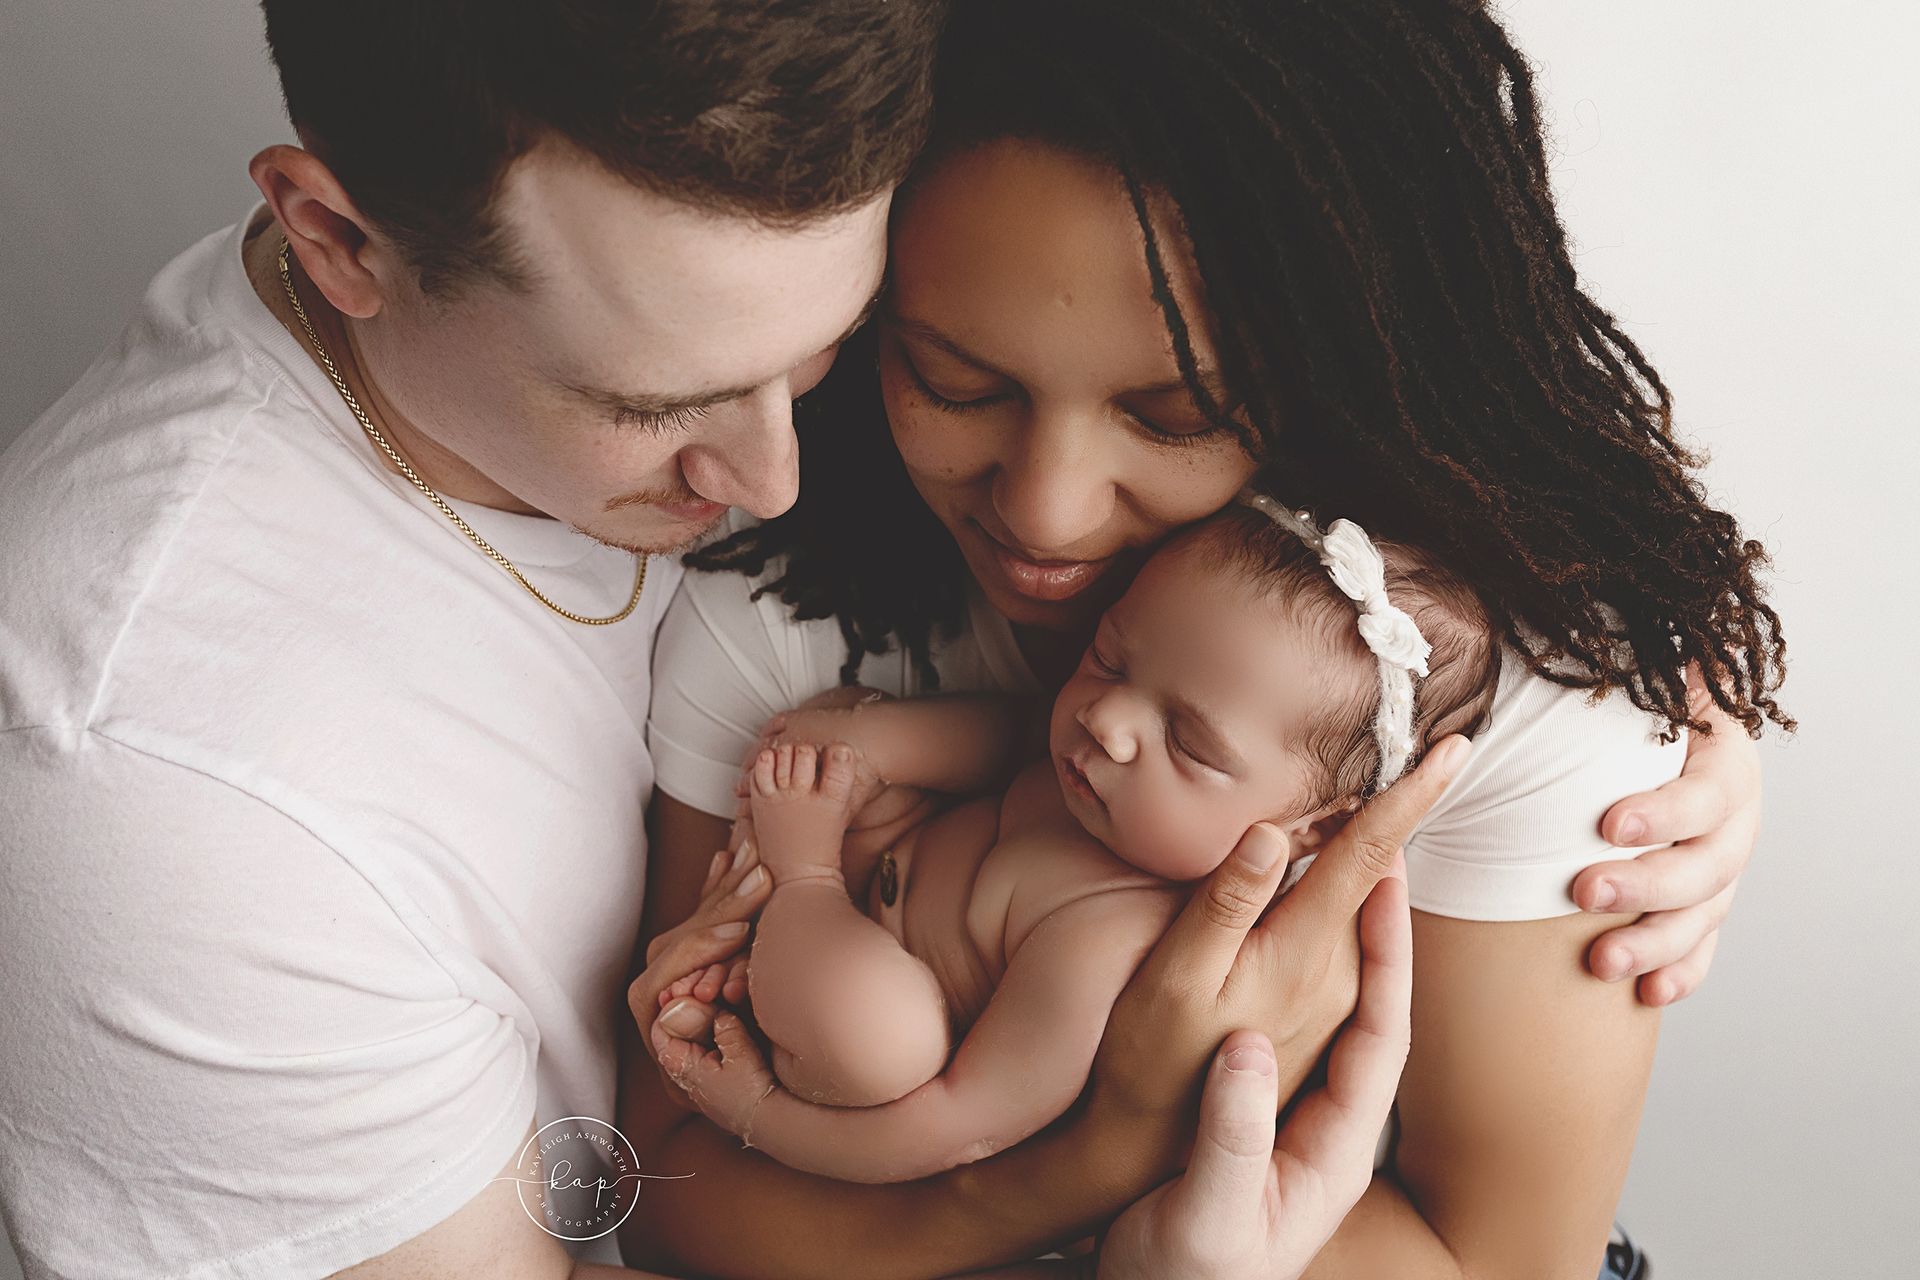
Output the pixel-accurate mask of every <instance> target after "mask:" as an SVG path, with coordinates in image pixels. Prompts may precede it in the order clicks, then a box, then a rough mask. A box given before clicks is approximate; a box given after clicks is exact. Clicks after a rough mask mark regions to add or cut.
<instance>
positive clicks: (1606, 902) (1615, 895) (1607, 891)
mask: <svg viewBox="0 0 1920 1280" xmlns="http://www.w3.org/2000/svg"><path fill="white" fill-rule="evenodd" d="M1590 901H1591V902H1592V905H1591V906H1589V907H1588V908H1587V910H1589V911H1608V910H1611V909H1612V907H1613V904H1614V903H1616V902H1618V901H1620V890H1619V887H1618V886H1616V885H1615V884H1614V883H1613V881H1611V880H1602V881H1601V882H1600V885H1599V887H1598V888H1596V889H1595V890H1594V891H1593V897H1592V898H1591V899H1590Z"/></svg>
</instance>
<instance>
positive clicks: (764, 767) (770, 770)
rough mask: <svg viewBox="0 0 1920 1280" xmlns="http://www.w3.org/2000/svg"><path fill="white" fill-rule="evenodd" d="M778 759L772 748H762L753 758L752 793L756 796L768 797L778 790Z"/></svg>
mask: <svg viewBox="0 0 1920 1280" xmlns="http://www.w3.org/2000/svg"><path fill="white" fill-rule="evenodd" d="M778 768H779V757H778V755H777V754H776V752H775V751H774V749H773V748H772V747H767V748H764V749H763V750H762V751H761V752H760V754H759V755H757V756H755V757H754V758H753V793H754V794H755V795H758V796H770V795H772V794H773V793H774V791H775V789H776V788H778V786H779V785H780V784H779V778H778V775H777V770H778Z"/></svg>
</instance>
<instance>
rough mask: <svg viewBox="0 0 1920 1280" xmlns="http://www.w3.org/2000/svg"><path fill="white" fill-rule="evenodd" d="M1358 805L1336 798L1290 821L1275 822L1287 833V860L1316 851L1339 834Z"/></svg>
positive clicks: (1357, 809)
mask: <svg viewBox="0 0 1920 1280" xmlns="http://www.w3.org/2000/svg"><path fill="white" fill-rule="evenodd" d="M1359 811H1360V806H1358V805H1356V804H1354V803H1352V802H1351V801H1346V800H1336V801H1334V802H1333V803H1332V804H1329V805H1325V806H1322V807H1321V808H1319V809H1316V810H1315V811H1314V812H1312V813H1309V814H1306V815H1304V816H1302V817H1299V818H1295V819H1294V820H1293V821H1292V822H1288V823H1276V824H1275V825H1276V826H1278V827H1280V829H1281V830H1282V831H1285V832H1286V833H1287V840H1288V841H1289V842H1290V843H1291V845H1292V848H1291V850H1290V851H1289V855H1288V861H1290V862H1291V861H1292V860H1293V859H1295V858H1302V857H1305V856H1306V855H1307V854H1310V853H1318V852H1320V850H1321V848H1322V847H1323V846H1324V845H1326V843H1327V842H1328V841H1330V840H1332V839H1333V838H1334V837H1335V836H1337V835H1339V834H1340V832H1341V830H1342V829H1343V828H1344V827H1345V826H1346V825H1347V823H1349V822H1350V821H1352V820H1353V815H1354V814H1356V813H1358V812H1359Z"/></svg>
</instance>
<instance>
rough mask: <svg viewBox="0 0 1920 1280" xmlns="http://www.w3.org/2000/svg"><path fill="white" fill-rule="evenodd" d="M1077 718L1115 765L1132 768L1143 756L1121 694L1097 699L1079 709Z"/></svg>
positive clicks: (1112, 694) (1111, 694) (1106, 695)
mask: <svg viewBox="0 0 1920 1280" xmlns="http://www.w3.org/2000/svg"><path fill="white" fill-rule="evenodd" d="M1076 718H1077V719H1078V720H1079V721H1080V727H1081V728H1083V729H1085V730H1086V731H1087V733H1088V734H1089V735H1091V736H1092V738H1093V740H1094V741H1095V742H1097V743H1099V744H1100V749H1101V750H1102V751H1104V752H1106V753H1107V758H1108V759H1110V760H1112V761H1113V762H1114V763H1115V764H1129V763H1131V762H1132V760H1133V758H1134V757H1135V756H1136V755H1139V754H1140V739H1139V736H1138V734H1137V732H1136V731H1135V729H1134V727H1133V726H1132V725H1131V724H1130V723H1129V722H1128V719H1127V714H1126V708H1125V707H1124V706H1123V705H1122V704H1121V699H1120V697H1119V695H1118V694H1116V693H1108V694H1105V695H1103V696H1101V697H1098V698H1095V699H1094V700H1093V701H1091V702H1089V703H1087V704H1086V705H1084V706H1082V707H1081V708H1080V711H1079V713H1078V715H1077V717H1076Z"/></svg>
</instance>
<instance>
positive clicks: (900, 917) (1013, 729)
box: [661, 498, 1499, 1182]
mask: <svg viewBox="0 0 1920 1280" xmlns="http://www.w3.org/2000/svg"><path fill="white" fill-rule="evenodd" d="M1249 502H1250V503H1251V504H1257V509H1249V508H1247V507H1241V508H1235V509H1233V510H1230V511H1228V512H1226V513H1223V514H1221V515H1219V516H1216V517H1215V518H1213V519H1211V520H1209V521H1207V522H1205V523H1203V524H1201V525H1200V526H1198V527H1196V528H1195V529H1192V530H1190V531H1187V532H1185V533H1184V534H1182V535H1180V536H1178V537H1176V538H1175V539H1173V540H1172V541H1171V542H1169V543H1168V544H1167V545H1166V546H1165V547H1164V548H1162V549H1161V550H1160V551H1158V552H1157V553H1156V554H1155V555H1154V556H1153V557H1152V558H1151V559H1150V560H1149V561H1148V562H1147V564H1146V565H1145V567H1144V568H1142V569H1141V571H1140V574H1139V576H1138V577H1137V578H1136V579H1135V580H1134V582H1133V584H1132V586H1131V588H1130V589H1129V590H1128V591H1127V593H1126V595H1125V597H1124V598H1122V599H1121V600H1120V601H1119V603H1117V604H1115V605H1114V606H1113V608H1112V609H1110V610H1108V612H1107V613H1106V615H1105V616H1104V617H1103V618H1102V619H1101V621H1100V625H1099V629H1098V631H1097V632H1096V634H1095V636H1094V639H1093V642H1092V644H1091V645H1090V646H1089V648H1088V649H1087V651H1086V654H1085V656H1084V657H1083V658H1082V660H1081V662H1080V666H1079V668H1078V669H1077V670H1076V671H1075V672H1074V673H1073V675H1072V677H1071V678H1070V679H1069V680H1068V681H1067V684H1066V686H1065V687H1064V688H1063V689H1061V691H1060V694H1059V697H1058V698H1057V699H1056V700H1055V702H1054V705H1053V712H1052V716H1051V721H1050V724H1049V726H1048V733H1047V744H1046V754H1045V757H1044V758H1043V759H1040V760H1037V761H1035V762H1034V763H1032V764H1031V765H1029V766H1028V767H1026V768H1025V769H1024V770H1022V771H1021V772H1019V774H1018V776H1017V777H1015V778H1014V780H1013V781H1012V783H1011V785H1010V786H1008V787H1007V788H1006V790H1005V793H1004V794H1003V795H997V796H988V797H983V798H978V799H974V800H971V801H969V802H966V803H962V804H959V805H958V806H957V807H953V808H950V809H948V810H947V811H946V812H944V813H940V814H939V815H938V816H936V817H932V818H930V819H928V820H926V821H924V822H923V823H921V824H920V825H918V826H917V827H914V828H913V829H911V830H909V831H908V832H907V833H906V834H905V835H904V836H901V837H900V838H898V839H897V840H896V841H895V842H894V843H893V844H892V845H891V847H890V848H889V849H888V850H887V851H886V852H884V853H883V854H881V855H880V857H879V859H878V865H877V866H874V865H873V862H872V860H871V859H870V858H869V859H861V858H859V857H857V856H854V855H852V854H851V853H849V855H848V856H847V857H846V858H845V859H843V848H842V846H843V841H844V840H845V839H846V835H847V831H848V827H849V824H850V823H851V822H852V821H853V820H854V816H855V814H856V812H857V811H859V809H860V808H861V806H862V805H864V804H866V803H867V802H869V801H871V800H872V799H874V798H875V797H876V796H877V795H878V794H879V793H880V792H881V791H882V790H883V789H884V788H885V787H886V786H887V785H889V784H892V785H904V786H909V787H918V788H924V789H927V790H930V791H939V792H946V793H965V792H967V791H969V790H973V791H977V790H979V789H980V788H981V787H982V786H984V785H987V784H988V783H989V782H990V781H991V780H992V779H994V778H995V776H996V774H997V775H998V776H1000V777H1002V778H1004V777H1005V776H1006V763H1007V761H1008V760H1009V759H1010V758H1015V756H1016V754H1017V753H1018V751H1019V747H1020V740H1021V738H1022V736H1023V732H1022V724H1023V721H1024V720H1026V719H1030V717H1023V716H1022V715H1021V712H1020V708H1019V706H1018V704H1016V703H1014V702H1013V701H1011V700H1009V699H1005V698H1000V697H994V696H984V695H982V696H973V695H961V696H940V697H932V698H923V699H915V700H911V701H879V700H877V699H878V695H874V699H875V700H871V701H867V702H865V703H863V704H861V705H857V706H855V707H851V708H845V709H840V710H816V711H803V712H799V713H795V714H794V715H791V716H788V717H782V718H781V719H780V720H777V721H776V723H775V725H774V726H773V728H774V729H775V730H776V731H777V737H778V739H779V740H778V741H777V743H776V744H774V745H768V746H766V747H765V748H763V749H762V750H761V751H760V752H759V753H758V757H757V758H756V759H755V760H754V761H753V762H752V763H751V764H750V765H749V767H748V770H747V773H748V777H747V779H746V790H747V792H748V803H749V806H750V808H751V815H752V824H753V839H754V840H755V842H756V844H757V852H758V856H759V858H760V859H761V861H762V862H763V863H764V864H765V866H766V868H767V871H768V873H769V875H770V876H771V878H772V880H773V884H774V889H773V893H772V895H771V897H770V898H769V900H768V902H767V904H766V906H765V907H764V908H763V910H762V912H761V915H760V918H759V920H758V922H757V925H756V927H755V935H754V941H753V947H752V951H751V953H750V956H749V959H748V988H749V992H750V998H751V1006H752V1017H753V1020H754V1021H755V1022H756V1023H757V1025H758V1027H759V1030H760V1032H761V1034H762V1035H763V1036H764V1037H765V1038H766V1039H767V1040H768V1041H769V1042H770V1043H771V1045H772V1054H771V1070H769V1067H768V1064H767V1061H766V1060H765V1059H764V1058H763V1057H762V1056H761V1054H760V1051H759V1049H758V1047H757V1046H756V1045H755V1044H754V1043H753V1041H752V1040H751V1038H750V1037H749V1036H748V1035H746V1034H745V1032H744V1031H743V1030H741V1029H738V1028H735V1029H733V1030H732V1032H731V1033H730V1034H723V1035H721V1036H720V1038H719V1050H718V1051H717V1052H709V1053H707V1054H705V1055H704V1056H703V1057H702V1058H701V1060H700V1061H699V1062H698V1063H697V1064H696V1065H695V1066H694V1067H693V1068H692V1069H691V1070H690V1071H688V1072H687V1073H686V1075H685V1076H684V1078H683V1079H682V1081H681V1083H682V1085H683V1087H686V1088H688V1089H689V1090H690V1092H691V1093H692V1095H693V1097H694V1100H695V1101H696V1102H697V1103H698V1105H699V1106H700V1109H701V1110H702V1111H703V1112H705V1113H706V1114H707V1115H708V1116H709V1117H710V1118H712V1119H713V1120H714V1121H715V1122H716V1123H719V1124H721V1125H723V1126H725V1127H726V1128H728V1129H730V1130H731V1131H732V1132H734V1133H735V1134H737V1135H739V1136H740V1137H741V1138H742V1139H743V1140H744V1141H746V1142H747V1143H748V1144H749V1145H751V1146H755V1147H759V1148H761V1149H762V1150H764V1151H766V1152H767V1153H768V1154H769V1155H771V1156H773V1157H774V1158H775V1159H777V1160H780V1161H781V1162H782V1163H784V1164H787V1165H790V1166H792V1167H794V1168H797V1169H802V1170H806V1171H809V1172H813V1173H818V1174H822V1175H825V1176H828V1177H834V1178H840V1179H844V1180H849V1181H857V1182H893V1181H903V1180H906V1179H911V1178H919V1177H925V1176H928V1175H930V1174H933V1173H937V1172H939V1171H940V1170H943V1169H946V1168H949V1167H951V1166H954V1165H957V1164H963V1163H966V1162H968V1161H972V1160H977V1159H980V1158H981V1157H983V1156H986V1155H989V1154H991V1153H992V1152H995V1151H998V1150H1000V1149H1001V1148H1004V1147H1006V1146H1009V1145H1011V1144H1013V1143H1016V1142H1019V1141H1021V1140H1022V1139H1024V1138H1026V1137H1028V1136H1030V1135H1031V1134H1033V1133H1035V1132H1037V1131H1038V1130H1040V1129H1041V1128H1043V1127H1044V1126H1046V1125H1047V1124H1048V1123H1049V1122H1051V1121H1052V1120H1053V1119H1055V1118H1056V1117H1058V1116H1059V1115H1060V1114H1061V1113H1062V1112H1064V1111H1066V1110H1067V1108H1068V1107H1069V1106H1071V1105H1072V1103H1073V1101H1074V1099H1075V1098H1076V1097H1078V1095H1079V1094H1080V1091H1081V1089H1082V1087H1083V1086H1084V1084H1085V1083H1086V1079H1087V1074H1088V1071H1089V1069H1090V1068H1091V1066H1092V1063H1093V1058H1094V1053H1095V1050H1096V1049H1097V1048H1098V1046H1099V1044H1100V1039H1101V1035H1102V1033H1103V1031H1104V1029H1105V1026H1106V1020H1107V1015H1108V1013H1109V1011H1110V1010H1111V1008H1112V1005H1113V1002H1114V1000H1115V999H1116V998H1117V997H1118V996H1119V994H1120V991H1121V989H1122V988H1123V987H1125V986H1126V984H1127V981H1128V979H1129V978H1130V977H1131V976H1132V974H1133V971H1134V969H1135V967H1136V966H1137V965H1138V964H1139V962H1140V961H1141V960H1142V959H1143V958H1144V957H1145V955H1146V953H1147V952H1148V951H1149V950H1150V949H1151V948H1152V946H1153V944H1154V943H1155V942H1156V941H1157V940H1158V939H1159V938H1160V936H1161V934H1162V933H1163V932H1164V931H1165V930H1166V928H1167V926H1168V925H1169V924H1170V923H1171V922H1172V920H1173V918H1174V917H1175V916H1176V915H1177V914H1178V913H1179V911H1180V908H1181V907H1182V905H1184V903H1185V901H1186V899H1187V897H1188V896H1189V893H1190V892H1191V886H1192V882H1194V881H1196V880H1198V879H1201V878H1203V877H1205V876H1206V875H1207V874H1208V873H1209V872H1211V871H1212V870H1213V869H1214V868H1215V867H1216V866H1218V865H1219V864H1220V862H1221V861H1222V860H1223V859H1225V858H1226V857H1227V855H1228V854H1230V853H1231V852H1232V851H1233V848H1234V846H1235V845H1236V844H1237V843H1238V842H1239V840H1240V838H1241V836H1242V835H1243V834H1244V833H1245V832H1246V830H1247V829H1248V827H1250V826H1251V825H1253V824H1254V823H1256V822H1266V823H1270V824H1272V826H1273V827H1274V828H1276V829H1277V830H1278V831H1279V832H1280V833H1281V834H1282V835H1283V836H1284V838H1285V840H1286V841H1287V845H1288V857H1289V859H1290V862H1291V864H1292V865H1291V866H1290V867H1289V881H1288V882H1289V883H1291V881H1292V879H1294V878H1297V875H1298V873H1299V871H1300V870H1301V869H1303V866H1304V861H1305V860H1306V859H1307V858H1309V857H1310V856H1311V854H1312V852H1313V851H1314V850H1315V849H1316V848H1317V847H1318V846H1319V845H1320V844H1322V843H1323V842H1324V841H1325V840H1326V839H1327V838H1329V837H1330V836H1331V835H1332V834H1333V832H1334V831H1336V830H1337V829H1338V827H1339V825H1340V824H1341V823H1343V822H1344V821H1345V820H1346V818H1347V817H1348V816H1349V815H1350V814H1351V813H1352V812H1353V811H1354V810H1355V809H1356V808H1358V807H1359V804H1360V802H1361V801H1362V800H1364V799H1365V798H1366V797H1367V796H1369V795H1371V794H1373V793H1374V792H1376V791H1378V790H1380V789H1382V788H1384V787H1385V786H1386V785H1387V784H1389V783H1391V782H1392V780H1393V779H1394V778H1396V777H1398V776H1399V775H1400V774H1401V773H1402V772H1403V771H1404V770H1405V769H1407V768H1408V767H1410V766H1411V764H1412V763H1413V758H1414V756H1415V755H1416V754H1417V752H1418V751H1419V750H1420V749H1421V748H1422V747H1423V746H1424V745H1425V744H1427V743H1431V742H1435V741H1438V740H1439V739H1440V738H1443V737H1445V736H1446V735H1447V734H1450V733H1471V732H1472V731H1473V730H1474V729H1476V728H1477V727H1478V725H1479V723H1480V721H1481V720H1482V718H1483V717H1484V716H1485V714H1486V710H1487V708H1488V706H1489V705H1490V703H1491V701H1492V697H1493V690H1494V682H1495V679H1496V676H1497V672H1498V666H1499V664H1498V654H1497V651H1496V647H1495V645H1494V642H1493V639H1492V637H1491V634H1490V630H1489V627H1488V623H1487V619H1486V615H1485V613H1484V611H1483V609H1482V607H1481V605H1480V603H1479V601H1478V600H1477V598H1476V597H1475V596H1474V594H1473V593H1472V592H1471V590H1469V589H1468V588H1467V587H1465V586H1463V585H1462V584H1460V583H1459V582H1458V581H1457V580H1455V579H1453V578H1452V577H1450V576H1449V575H1447V574H1446V573H1444V572H1443V571H1442V570H1441V569H1440V567H1439V566H1438V565H1437V563H1435V562H1434V561H1433V560H1432V559H1431V557H1429V556H1427V555H1425V554H1423V553H1422V552H1420V551H1418V550H1416V549H1414V548H1411V547H1407V546H1402V545H1398V544H1385V543H1383V544H1380V545H1378V547H1376V546H1375V544H1373V543H1371V542H1370V541H1369V540H1368V539H1367V537H1366V535H1365V534H1364V533H1362V532H1361V531H1360V529H1359V528H1358V527H1357V526H1355V525H1353V524H1351V523H1350V522H1347V521H1336V522H1335V523H1334V524H1333V525H1332V526H1330V527H1329V528H1328V529H1327V530H1326V532H1325V533H1324V534H1323V533H1322V532H1321V531H1320V530H1319V529H1317V528H1316V527H1314V526H1313V525H1312V524H1311V523H1310V522H1308V521H1306V520H1305V519H1304V518H1302V517H1298V516H1296V515H1295V514H1294V513H1292V512H1290V511H1286V510H1285V509H1284V508H1281V507H1279V506H1278V505H1277V504H1275V503H1273V502H1272V501H1271V500H1270V499H1265V498H1255V499H1250V500H1249ZM1416 677H1424V678H1422V679H1420V680H1419V684H1418V696H1417V698H1416V696H1415V694H1414V682H1415V678H1416ZM796 736H805V737H810V738H814V739H816V740H830V741H829V745H825V746H818V747H816V746H814V745H811V744H808V743H797V742H794V741H792V740H791V739H792V738H794V737H796ZM1034 736H1037V735H1034ZM850 870H851V872H852V874H849V871H850ZM850 883H851V884H852V885H853V889H854V892H855V894H856V895H857V899H858V900H859V901H861V902H863V903H864V910H861V909H857V908H856V907H855V905H854V901H855V898H852V897H850V896H849V884H850ZM697 976H698V975H695V976H692V977H689V978H687V979H684V980H683V981H682V982H681V983H679V984H677V985H676V986H675V987H674V988H673V989H672V990H670V991H669V992H667V993H665V994H664V995H663V996H662V998H661V999H662V1003H663V1004H664V1003H666V1002H667V1001H668V1000H671V999H673V998H675V997H676V996H678V995H681V994H685V993H686V992H687V991H688V990H690V989H691V988H692V985H693V984H694V982H695V979H696V977H697ZM956 1045H957V1046H958V1047H957V1048H956V1047H955V1046H956Z"/></svg>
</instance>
